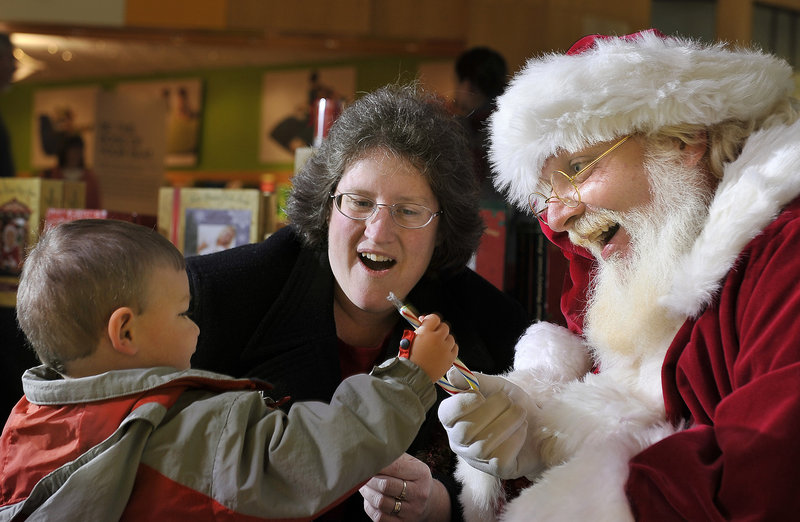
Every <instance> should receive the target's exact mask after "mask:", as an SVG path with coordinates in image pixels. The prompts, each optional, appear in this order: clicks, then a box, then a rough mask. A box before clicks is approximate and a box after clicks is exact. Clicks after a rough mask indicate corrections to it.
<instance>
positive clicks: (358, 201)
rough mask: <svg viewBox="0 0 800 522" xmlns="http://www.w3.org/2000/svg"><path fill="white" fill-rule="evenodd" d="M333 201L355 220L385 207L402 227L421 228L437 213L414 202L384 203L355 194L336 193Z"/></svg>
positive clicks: (363, 218) (366, 217) (364, 217)
mask: <svg viewBox="0 0 800 522" xmlns="http://www.w3.org/2000/svg"><path fill="white" fill-rule="evenodd" d="M334 201H335V202H336V208H338V209H339V211H340V212H341V213H342V214H344V215H345V216H347V217H349V218H351V219H357V220H366V219H369V218H370V217H371V216H372V215H373V214H375V213H376V212H377V211H378V209H380V207H386V208H387V209H388V210H389V213H390V214H391V216H392V220H393V221H394V222H395V223H397V224H398V225H400V226H401V227H403V228H422V227H424V226H425V225H427V224H428V223H430V222H431V220H432V219H433V218H434V217H435V216H436V215H437V214H438V213H434V212H431V211H430V209H428V208H426V207H424V206H422V205H417V204H416V203H395V204H394V205H386V204H383V203H376V202H375V201H373V200H371V199H369V198H365V197H363V196H359V195H357V194H338V195H336V196H334Z"/></svg>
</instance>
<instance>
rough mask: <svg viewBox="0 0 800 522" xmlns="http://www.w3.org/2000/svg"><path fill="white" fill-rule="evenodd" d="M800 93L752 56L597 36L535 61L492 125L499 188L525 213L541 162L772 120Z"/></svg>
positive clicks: (785, 67)
mask: <svg viewBox="0 0 800 522" xmlns="http://www.w3.org/2000/svg"><path fill="white" fill-rule="evenodd" d="M793 90H794V81H793V79H792V68H791V67H790V66H789V64H787V63H786V62H785V61H784V60H782V59H780V58H777V57H775V56H772V55H769V54H765V53H763V52H761V51H758V50H753V49H734V48H731V47H728V46H726V45H724V44H721V43H717V44H703V43H700V42H698V41H695V40H690V39H685V38H679V37H665V36H664V35H662V34H661V33H659V32H658V31H655V30H648V31H642V32H639V33H636V34H632V35H627V36H623V37H608V36H600V35H593V36H587V37H584V38H582V39H581V40H579V41H578V42H576V43H575V45H573V47H572V48H571V49H570V50H569V51H568V52H567V53H566V54H553V53H550V54H546V55H544V56H541V57H538V58H533V59H531V60H530V61H528V63H527V64H526V66H525V67H524V68H523V69H522V70H521V71H520V72H519V73H517V74H516V75H515V77H514V78H513V79H512V80H511V82H510V84H509V86H508V88H507V89H506V91H505V93H504V94H503V95H502V96H500V97H499V98H498V99H497V110H496V111H495V113H494V114H493V115H492V116H491V119H490V123H489V130H490V140H491V144H490V150H489V157H490V160H491V163H492V167H493V169H494V172H495V178H494V183H495V186H496V187H497V188H498V189H499V190H500V191H502V192H506V193H507V195H508V199H509V201H511V202H512V203H514V204H516V205H517V206H518V207H519V208H521V209H527V208H528V206H527V198H528V195H529V194H530V193H532V192H534V191H535V190H537V183H538V180H539V176H540V174H541V170H542V165H543V163H544V161H545V160H546V159H547V158H548V157H550V156H552V155H554V154H557V153H559V152H560V151H563V150H566V151H570V152H571V151H577V150H580V149H583V148H585V147H588V146H590V145H593V144H595V143H599V142H604V141H611V140H614V139H616V138H619V137H621V136H624V135H626V134H631V133H636V132H650V131H654V130H657V129H660V128H662V127H664V126H667V125H676V124H682V123H688V124H701V125H712V124H715V123H719V122H721V121H724V120H728V119H741V120H749V119H752V118H758V117H761V116H764V115H766V114H768V113H769V112H770V111H771V110H772V108H773V107H774V106H775V104H776V103H777V102H779V101H781V100H783V99H784V98H786V97H787V96H790V95H791V93H792V91H793Z"/></svg>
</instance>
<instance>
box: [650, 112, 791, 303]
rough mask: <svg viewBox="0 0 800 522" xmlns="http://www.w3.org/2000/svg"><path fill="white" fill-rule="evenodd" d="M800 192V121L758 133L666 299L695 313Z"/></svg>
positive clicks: (727, 178)
mask: <svg viewBox="0 0 800 522" xmlns="http://www.w3.org/2000/svg"><path fill="white" fill-rule="evenodd" d="M798 194H800V121H798V122H795V123H794V124H793V125H791V126H788V127H786V126H777V127H773V128H771V129H767V130H762V131H759V132H756V133H754V134H753V135H751V136H750V138H749V139H748V140H747V143H746V145H745V147H744V149H743V150H742V153H741V155H740V156H739V158H738V159H737V160H736V161H734V162H733V163H731V164H730V165H728V167H727V168H726V169H725V174H724V177H723V179H722V182H721V183H720V185H719V188H718V189H717V193H716V195H715V196H714V200H713V201H712V202H711V207H710V209H709V217H708V222H707V224H706V226H705V227H704V228H703V231H702V232H701V233H700V235H699V236H698V238H697V241H696V242H695V244H694V246H693V247H692V250H691V251H690V252H689V253H688V254H687V255H686V256H685V258H684V260H683V262H682V264H683V269H682V270H680V269H679V270H678V272H677V275H676V277H675V281H674V284H673V287H672V290H671V291H670V293H669V294H667V295H666V296H664V297H662V298H661V303H662V304H664V305H665V306H667V307H668V308H670V309H671V310H674V311H675V312H677V313H681V314H684V315H687V316H692V317H696V316H697V315H699V314H700V313H701V312H702V311H703V309H705V307H707V306H708V305H709V304H710V303H711V301H712V300H713V299H714V296H715V294H716V292H717V291H718V290H719V288H720V285H721V283H722V280H723V278H724V277H725V275H726V274H727V273H728V271H730V269H731V268H732V267H733V265H734V263H735V262H736V259H737V258H738V256H739V254H740V253H741V251H742V249H743V248H744V247H745V245H747V243H748V242H749V241H750V240H751V239H753V238H754V237H756V236H757V235H758V234H759V233H760V232H761V231H762V230H763V229H764V228H765V227H766V226H767V225H768V224H769V223H771V222H772V221H773V220H774V219H775V217H776V216H777V215H778V213H779V212H780V210H781V209H782V208H783V207H784V206H785V205H786V204H787V203H789V202H791V201H792V200H793V199H794V198H795V197H796V196H797V195H798Z"/></svg>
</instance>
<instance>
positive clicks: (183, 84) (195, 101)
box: [117, 79, 203, 167]
mask: <svg viewBox="0 0 800 522" xmlns="http://www.w3.org/2000/svg"><path fill="white" fill-rule="evenodd" d="M117 92H118V93H119V94H123V95H126V96H134V97H137V98H140V99H142V100H146V101H150V102H158V103H161V104H163V106H164V111H165V131H164V132H165V140H166V143H165V147H166V149H165V152H166V155H165V157H164V163H165V165H167V166H169V167H191V166H194V165H196V164H197V155H198V152H199V145H200V122H201V121H202V107H203V84H202V81H201V80H200V79H185V80H163V81H152V82H128V83H121V84H119V85H117Z"/></svg>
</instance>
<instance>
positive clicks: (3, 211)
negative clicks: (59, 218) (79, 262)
mask: <svg viewBox="0 0 800 522" xmlns="http://www.w3.org/2000/svg"><path fill="white" fill-rule="evenodd" d="M85 202H86V184H85V183H83V182H80V181H64V180H56V179H42V178H0V306H10V307H13V306H15V304H16V291H17V285H18V284H19V274H20V272H21V270H22V263H23V260H24V257H25V252H26V250H27V249H28V247H29V246H31V245H33V244H34V243H36V241H37V240H38V238H39V235H40V234H41V232H42V230H43V229H44V224H45V216H46V214H47V211H48V209H50V208H64V207H73V208H82V207H83V206H84V204H85Z"/></svg>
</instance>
